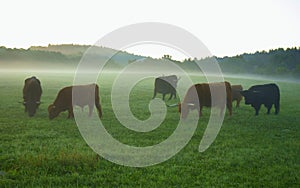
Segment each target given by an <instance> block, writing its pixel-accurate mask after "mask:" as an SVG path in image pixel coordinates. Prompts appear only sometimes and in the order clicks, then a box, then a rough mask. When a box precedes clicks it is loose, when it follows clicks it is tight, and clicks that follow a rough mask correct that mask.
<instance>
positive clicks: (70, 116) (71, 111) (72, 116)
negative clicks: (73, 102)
mask: <svg viewBox="0 0 300 188" xmlns="http://www.w3.org/2000/svg"><path fill="white" fill-rule="evenodd" d="M68 112H69V114H68V119H70V118H74V112H73V108H72V107H71V108H69V110H68Z"/></svg>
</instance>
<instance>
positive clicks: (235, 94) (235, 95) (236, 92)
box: [231, 85, 243, 107]
mask: <svg viewBox="0 0 300 188" xmlns="http://www.w3.org/2000/svg"><path fill="white" fill-rule="evenodd" d="M241 91H243V87H242V85H232V86H231V93H232V102H233V101H236V107H239V106H240V102H241V100H242V99H243V95H242V94H241Z"/></svg>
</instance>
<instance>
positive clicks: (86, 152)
mask: <svg viewBox="0 0 300 188" xmlns="http://www.w3.org/2000/svg"><path fill="white" fill-rule="evenodd" d="M32 75H35V76H37V77H38V78H39V79H40V80H41V83H42V88H43V94H42V104H41V105H40V108H39V109H38V111H37V113H36V115H35V117H33V118H29V117H28V115H27V114H25V113H24V107H23V105H22V104H20V103H18V101H22V87H23V83H24V79H25V78H27V77H29V76H32ZM193 79H195V80H197V79H199V82H202V81H204V80H203V78H197V77H194V78H193ZM226 80H227V81H229V82H231V84H242V85H243V87H244V89H247V88H249V87H250V86H251V85H255V84H262V83H270V82H271V81H267V80H254V79H246V78H226ZM112 81H113V77H112V76H111V77H110V76H108V78H106V77H105V78H104V79H103V80H102V81H101V78H100V81H99V83H98V84H99V86H100V96H101V104H102V110H103V119H102V121H103V124H104V125H105V128H106V129H107V130H108V132H109V133H110V134H111V135H113V136H114V137H115V138H116V139H118V140H119V141H121V142H123V143H126V144H129V145H135V146H149V145H153V144H157V143H160V142H162V141H163V140H165V139H166V138H167V137H168V136H169V135H170V134H172V132H173V131H174V130H175V129H176V126H177V123H178V120H179V114H178V111H177V108H169V109H168V113H167V116H166V120H165V121H164V122H163V124H162V125H161V126H160V127H159V128H157V129H156V130H154V131H151V132H147V133H136V132H134V131H131V130H128V129H126V128H125V127H123V126H122V125H121V124H120V123H119V122H118V120H117V119H116V117H115V116H114V113H113V111H112V107H111V101H110V89H111V84H112ZM72 82H73V75H72V74H70V73H39V72H35V73H7V72H6V73H1V74H0V143H1V144H0V187H76V186H78V187H83V186H86V187H117V186H120V187H299V186H300V157H299V156H300V116H299V115H300V113H299V112H300V101H299V96H300V84H298V83H289V82H276V83H277V84H278V86H279V88H280V89H281V111H280V113H279V115H277V116H275V115H274V107H273V108H272V110H271V114H270V115H266V109H265V107H262V108H261V110H260V114H259V116H254V113H255V112H254V109H253V108H252V107H251V106H246V105H245V104H244V100H243V101H242V102H241V106H240V108H238V109H237V108H235V103H234V104H233V106H234V108H233V116H232V117H229V116H228V112H227V111H226V115H225V119H224V123H223V126H222V128H221V130H220V132H219V134H218V136H217V138H216V140H215V141H214V142H213V144H212V145H211V146H210V148H208V149H207V150H206V151H205V152H204V153H199V152H198V147H199V143H200V140H201V138H202V135H203V132H204V130H205V128H206V124H207V122H208V118H209V112H210V110H209V109H208V108H204V109H203V117H201V118H200V120H199V123H198V127H197V129H196V131H195V133H194V135H193V137H192V139H191V140H190V142H189V143H188V144H187V146H186V147H185V148H184V149H182V150H181V151H180V152H179V153H177V154H176V155H175V156H174V157H172V158H171V159H169V160H168V161H166V162H163V163H161V164H158V165H154V166H150V167H146V168H133V167H126V166H120V165H117V164H114V163H112V162H110V161H107V160H106V159H104V158H102V157H101V156H98V155H97V154H96V153H95V152H93V151H92V149H90V147H89V146H88V145H87V144H86V143H85V141H84V139H83V138H82V137H81V135H80V132H79V130H78V128H77V125H76V123H75V121H74V120H72V119H67V112H64V113H62V114H60V116H59V117H57V118H56V119H54V120H52V121H50V120H49V118H48V112H47V107H48V105H49V104H51V103H52V102H53V101H54V99H55V97H56V95H57V92H58V90H59V89H61V88H62V87H64V86H68V85H71V84H72ZM152 96H153V79H152V80H151V79H149V80H145V81H144V82H141V83H139V84H138V85H137V86H136V87H135V88H134V89H133V91H132V93H131V96H130V106H131V110H132V112H133V114H134V115H135V116H136V117H137V118H139V119H147V118H148V117H149V115H150V113H149V111H148V104H149V101H150V100H151V98H152ZM157 97H158V98H161V94H158V95H157ZM167 98H168V96H167ZM175 102H177V100H172V101H168V102H167V103H168V104H171V103H175ZM94 111H95V109H94ZM85 112H86V113H88V112H87V109H85Z"/></svg>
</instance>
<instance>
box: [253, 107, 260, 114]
mask: <svg viewBox="0 0 300 188" xmlns="http://www.w3.org/2000/svg"><path fill="white" fill-rule="evenodd" d="M254 109H255V115H256V116H257V115H258V112H259V109H260V105H257V106H255V107H254Z"/></svg>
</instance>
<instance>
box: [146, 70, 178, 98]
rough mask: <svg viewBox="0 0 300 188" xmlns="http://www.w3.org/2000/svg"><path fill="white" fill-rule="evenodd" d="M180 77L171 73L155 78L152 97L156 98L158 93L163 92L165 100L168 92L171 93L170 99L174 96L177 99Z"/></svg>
mask: <svg viewBox="0 0 300 188" xmlns="http://www.w3.org/2000/svg"><path fill="white" fill-rule="evenodd" d="M179 79H180V78H177V76H176V75H170V76H161V77H158V78H156V79H155V82H154V94H153V97H152V99H154V98H155V96H156V93H161V94H163V100H165V96H166V94H169V93H170V97H169V100H170V99H172V97H173V96H174V98H175V99H176V88H177V82H178V80H179Z"/></svg>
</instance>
